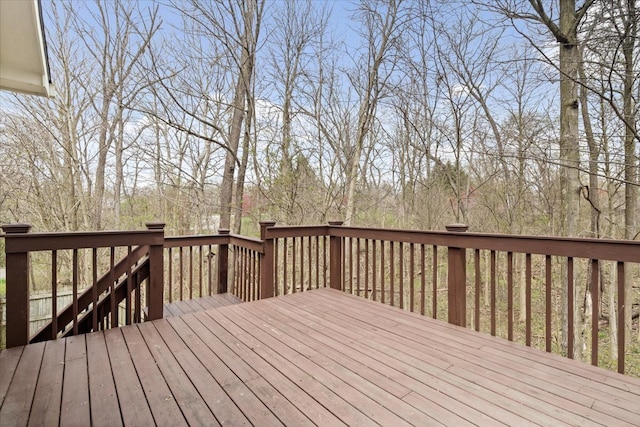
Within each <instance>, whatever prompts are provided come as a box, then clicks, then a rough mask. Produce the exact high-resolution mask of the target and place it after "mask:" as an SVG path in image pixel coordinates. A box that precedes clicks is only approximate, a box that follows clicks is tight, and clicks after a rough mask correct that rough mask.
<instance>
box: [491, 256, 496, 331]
mask: <svg viewBox="0 0 640 427" xmlns="http://www.w3.org/2000/svg"><path fill="white" fill-rule="evenodd" d="M491 335H493V336H495V335H496V251H491Z"/></svg>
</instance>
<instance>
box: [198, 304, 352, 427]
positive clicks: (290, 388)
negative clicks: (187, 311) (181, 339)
mask: <svg viewBox="0 0 640 427" xmlns="http://www.w3.org/2000/svg"><path fill="white" fill-rule="evenodd" d="M196 318H198V319H200V320H201V322H200V321H199V322H188V325H189V327H191V328H192V329H193V330H194V331H195V332H196V333H197V335H198V336H199V337H200V338H201V339H202V340H203V341H204V342H206V343H207V345H208V346H210V347H211V348H215V349H216V352H217V356H219V357H220V360H221V361H222V362H224V364H226V365H227V366H229V367H233V369H234V372H235V373H236V374H239V373H240V372H241V371H240V370H239V369H238V368H239V365H240V366H242V368H241V369H242V370H250V372H251V373H252V375H251V376H252V378H249V376H248V375H243V378H244V380H243V381H244V382H245V383H247V384H250V383H253V382H255V380H257V379H258V378H264V379H265V380H266V381H268V382H269V383H270V384H272V385H275V386H277V387H278V388H277V390H278V392H279V393H281V394H282V395H283V396H284V397H285V398H286V399H287V400H289V401H290V402H291V403H292V404H293V405H294V406H295V407H296V408H298V410H300V411H301V412H302V413H303V414H304V415H306V416H307V417H308V418H309V419H310V420H311V421H312V422H314V423H315V424H317V425H326V426H333V425H344V424H343V423H341V422H340V420H339V419H338V418H336V417H335V416H334V415H333V414H331V413H330V412H329V411H328V410H327V409H326V408H325V407H323V406H322V405H320V404H319V403H318V402H317V401H315V400H314V399H313V398H312V397H311V396H309V395H308V394H307V393H306V392H305V390H304V389H303V388H300V387H299V386H298V385H297V384H296V382H294V381H291V380H290V379H288V378H287V377H286V376H285V375H283V374H282V373H281V372H280V371H278V370H277V369H274V367H273V366H272V365H270V364H269V363H268V362H267V361H266V360H264V359H263V358H261V357H259V355H257V354H256V353H255V352H253V351H252V350H251V349H250V348H249V347H247V346H246V345H245V344H244V343H242V342H241V341H239V340H237V339H236V338H235V337H234V336H233V335H231V334H230V333H229V332H228V331H226V330H224V329H223V328H222V327H221V326H219V325H218V324H217V323H216V322H214V321H213V320H212V319H209V318H208V316H207V315H206V314H204V313H202V314H198V315H196ZM205 325H206V326H205ZM254 370H255V371H254Z"/></svg>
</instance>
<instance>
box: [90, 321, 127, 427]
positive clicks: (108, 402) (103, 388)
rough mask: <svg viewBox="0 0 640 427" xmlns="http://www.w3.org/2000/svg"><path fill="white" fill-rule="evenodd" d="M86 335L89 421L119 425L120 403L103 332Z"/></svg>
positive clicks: (104, 424) (120, 421)
mask: <svg viewBox="0 0 640 427" xmlns="http://www.w3.org/2000/svg"><path fill="white" fill-rule="evenodd" d="M86 337H87V364H88V366H89V393H90V395H91V422H92V423H93V425H96V426H121V425H123V424H122V418H121V416H120V405H119V403H118V395H117V393H116V386H115V383H114V381H113V373H112V371H111V362H110V360H109V353H107V345H106V343H105V339H104V334H101V333H94V334H87V335H86Z"/></svg>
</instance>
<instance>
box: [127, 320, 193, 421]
mask: <svg viewBox="0 0 640 427" xmlns="http://www.w3.org/2000/svg"><path fill="white" fill-rule="evenodd" d="M121 329H122V335H123V336H124V339H125V342H126V343H127V348H128V349H129V354H130V355H131V359H132V360H133V364H134V366H135V369H136V373H137V375H138V379H139V381H140V383H141V384H142V389H143V390H144V393H145V397H146V401H145V404H148V405H149V408H150V409H151V413H152V415H153V419H154V422H155V424H156V425H166V426H182V425H184V426H186V425H187V422H186V420H185V418H184V416H183V414H182V410H181V409H180V407H179V406H178V404H177V402H176V400H175V398H174V397H173V394H172V393H171V390H170V389H169V386H168V385H167V383H166V382H165V380H164V377H163V376H162V373H161V372H160V369H159V368H158V366H157V365H156V364H155V363H154V359H153V356H152V355H151V352H150V351H149V349H148V347H147V344H146V342H145V341H144V338H143V337H142V334H141V333H140V330H139V329H138V327H137V325H131V327H126V328H121Z"/></svg>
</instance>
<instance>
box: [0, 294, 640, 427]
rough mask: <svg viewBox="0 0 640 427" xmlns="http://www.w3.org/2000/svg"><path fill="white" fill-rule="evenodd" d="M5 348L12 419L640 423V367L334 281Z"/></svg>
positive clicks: (5, 404) (2, 363) (3, 398)
mask: <svg viewBox="0 0 640 427" xmlns="http://www.w3.org/2000/svg"><path fill="white" fill-rule="evenodd" d="M214 297H215V298H211V297H204V298H203V299H201V300H191V301H178V302H174V303H172V304H168V305H167V306H165V310H166V312H168V313H170V314H171V316H168V317H167V319H162V320H157V321H153V322H146V323H143V324H138V325H131V326H125V327H122V328H120V329H112V330H108V331H104V332H96V333H93V334H88V335H79V336H76V337H70V338H65V339H60V340H57V341H48V342H46V343H38V344H33V345H28V346H25V347H20V348H16V349H10V350H5V351H2V352H0V424H2V425H3V426H4V425H19V426H21V425H27V424H30V425H54V426H55V425H90V424H91V425H167V426H174V425H220V424H221V425H246V426H249V425H256V426H257V425H260V426H272V425H273V426H275V425H293V426H311V425H318V426H343V425H358V426H361V425H364V426H367V425H393V426H396V425H398V426H400V425H414V426H422V425H455V426H464V425H515V426H521V425H552V426H562V425H581V426H597V425H605V426H634V425H635V426H638V425H639V424H638V421H637V420H638V419H640V380H638V379H636V378H630V377H625V376H622V375H619V374H617V373H615V372H608V371H605V370H602V369H598V368H595V367H592V366H590V365H587V364H582V363H579V362H576V361H572V360H568V359H564V358H561V357H559V356H555V355H551V354H548V353H545V352H543V351H540V350H536V349H532V348H526V347H524V346H522V345H520V344H518V343H515V342H509V341H507V340H504V339H501V338H496V337H491V336H489V335H486V334H479V333H476V332H474V331H471V330H468V329H464V328H459V327H455V326H452V325H449V324H446V323H443V322H438V321H435V320H433V319H430V318H426V317H424V316H420V315H418V314H415V313H411V312H409V311H406V310H401V309H399V308H394V307H390V306H386V305H382V304H380V303H376V302H373V301H368V300H365V299H362V298H359V297H357V296H353V295H348V294H345V293H342V292H339V291H335V290H332V289H320V290H314V291H310V292H303V293H296V294H294V295H285V296H281V297H277V298H271V299H267V300H262V301H254V302H250V303H244V304H240V303H239V302H241V300H239V299H238V298H236V297H234V296H233V295H231V294H226V295H216V296H214Z"/></svg>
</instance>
